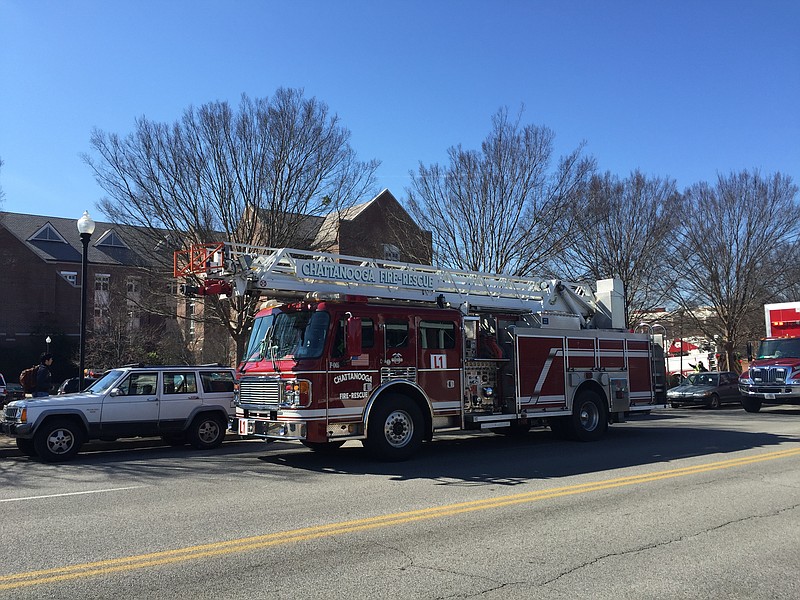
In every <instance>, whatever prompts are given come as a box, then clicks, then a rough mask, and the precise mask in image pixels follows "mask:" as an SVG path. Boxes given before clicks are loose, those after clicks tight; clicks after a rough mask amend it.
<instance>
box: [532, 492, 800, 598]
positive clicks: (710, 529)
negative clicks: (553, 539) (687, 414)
mask: <svg viewBox="0 0 800 600" xmlns="http://www.w3.org/2000/svg"><path fill="white" fill-rule="evenodd" d="M798 508H800V504H794V505H792V506H787V507H784V508H781V509H778V510H774V511H772V512H769V513H764V514H760V515H750V516H747V517H742V518H741V519H732V520H730V521H726V522H724V523H720V524H719V525H715V526H714V527H708V528H707V529H703V530H701V531H697V532H695V533H693V534H691V535H684V536H681V537H678V538H675V539H671V540H665V541H663V542H657V543H654V544H647V545H645V546H640V547H639V548H632V549H630V550H625V551H623V552H609V553H608V554H604V555H603V556H598V557H595V558H593V559H592V560H588V561H586V562H584V563H581V564H579V565H576V566H574V567H572V568H571V569H567V570H566V571H563V572H562V573H559V574H558V575H556V576H555V577H552V578H550V579H548V580H546V581H543V582H542V583H540V584H538V587H544V586H547V585H550V584H551V583H555V582H556V581H558V580H559V579H562V578H564V577H567V576H569V575H571V574H573V573H575V572H577V571H580V570H581V569H585V568H586V567H589V566H592V565H595V564H597V563H599V562H602V561H604V560H606V559H607V558H616V557H620V556H629V555H633V554H639V553H640V552H646V551H648V550H653V549H655V548H661V547H664V546H669V545H671V544H677V543H680V542H685V541H687V540H691V539H694V538H697V537H700V536H702V535H707V534H709V533H713V532H714V531H719V530H720V529H725V528H726V527H729V526H731V525H738V524H739V523H745V522H747V521H754V520H757V519H769V518H772V517H776V516H778V515H781V514H783V513H786V512H790V511H793V510H797V509H798Z"/></svg>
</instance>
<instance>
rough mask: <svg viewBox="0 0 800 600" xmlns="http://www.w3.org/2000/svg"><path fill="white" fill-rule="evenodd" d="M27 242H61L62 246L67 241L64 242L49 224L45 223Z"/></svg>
mask: <svg viewBox="0 0 800 600" xmlns="http://www.w3.org/2000/svg"><path fill="white" fill-rule="evenodd" d="M28 241H31V242H61V243H62V244H66V243H67V240H65V239H64V238H63V237H62V236H61V234H60V233H58V232H57V231H56V230H55V229H54V228H53V226H52V225H50V223H47V224H46V225H44V227H42V228H41V229H39V231H37V232H36V233H34V234H33V235H32V236H31V237H30V238H28Z"/></svg>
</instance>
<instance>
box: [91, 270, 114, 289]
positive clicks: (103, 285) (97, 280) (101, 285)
mask: <svg viewBox="0 0 800 600" xmlns="http://www.w3.org/2000/svg"><path fill="white" fill-rule="evenodd" d="M110 281H111V275H99V274H98V275H95V276H94V291H95V292H107V291H108V284H109V282H110Z"/></svg>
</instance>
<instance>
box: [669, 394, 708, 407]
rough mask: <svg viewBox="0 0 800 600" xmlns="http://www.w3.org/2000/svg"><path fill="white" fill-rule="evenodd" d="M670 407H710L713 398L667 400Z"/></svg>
mask: <svg viewBox="0 0 800 600" xmlns="http://www.w3.org/2000/svg"><path fill="white" fill-rule="evenodd" d="M667 402H669V404H670V406H676V405H678V406H710V405H711V396H698V397H688V396H687V397H684V396H681V397H678V398H667Z"/></svg>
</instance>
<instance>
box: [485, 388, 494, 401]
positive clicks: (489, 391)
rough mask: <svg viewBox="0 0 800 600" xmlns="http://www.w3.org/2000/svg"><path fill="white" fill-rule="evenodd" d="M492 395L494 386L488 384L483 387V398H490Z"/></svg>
mask: <svg viewBox="0 0 800 600" xmlns="http://www.w3.org/2000/svg"><path fill="white" fill-rule="evenodd" d="M492 396H494V388H493V387H490V386H486V387H485V388H483V397H484V398H491V397H492Z"/></svg>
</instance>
